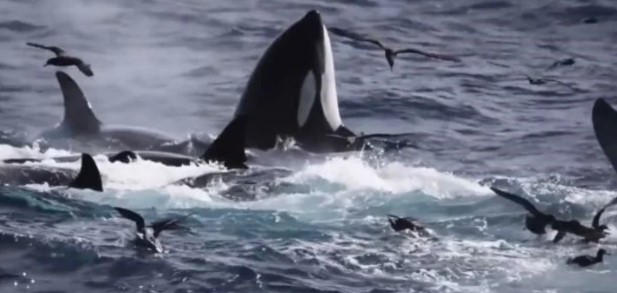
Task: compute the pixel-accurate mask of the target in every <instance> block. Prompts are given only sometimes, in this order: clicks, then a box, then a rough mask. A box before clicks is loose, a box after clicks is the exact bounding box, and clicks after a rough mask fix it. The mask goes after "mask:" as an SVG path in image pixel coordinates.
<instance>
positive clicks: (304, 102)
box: [296, 71, 317, 127]
mask: <svg viewBox="0 0 617 293" xmlns="http://www.w3.org/2000/svg"><path fill="white" fill-rule="evenodd" d="M315 95H317V84H316V83H315V73H313V71H308V72H307V73H306V76H305V77H304V81H302V88H300V100H299V101H298V113H297V116H296V117H297V120H298V127H302V126H304V124H305V123H306V120H307V119H308V117H309V114H310V113H311V109H312V108H313V104H314V103H315Z"/></svg>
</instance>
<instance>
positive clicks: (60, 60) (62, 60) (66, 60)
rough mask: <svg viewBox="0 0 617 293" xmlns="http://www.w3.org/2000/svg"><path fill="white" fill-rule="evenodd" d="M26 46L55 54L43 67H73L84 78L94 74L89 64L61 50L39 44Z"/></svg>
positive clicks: (29, 43)
mask: <svg viewBox="0 0 617 293" xmlns="http://www.w3.org/2000/svg"><path fill="white" fill-rule="evenodd" d="M26 45H28V46H30V47H34V48H39V49H45V50H49V51H52V52H54V54H56V57H53V58H50V59H48V60H47V62H46V63H45V65H43V66H47V65H55V66H71V65H75V66H76V67H77V68H78V69H79V71H81V72H82V73H83V74H85V75H86V76H93V75H94V73H93V72H92V68H91V67H90V64H87V63H85V62H84V61H83V60H81V59H80V58H77V57H75V56H71V55H68V54H67V53H66V52H65V51H64V50H62V49H61V48H59V47H55V46H45V45H41V44H37V43H31V42H28V43H26Z"/></svg>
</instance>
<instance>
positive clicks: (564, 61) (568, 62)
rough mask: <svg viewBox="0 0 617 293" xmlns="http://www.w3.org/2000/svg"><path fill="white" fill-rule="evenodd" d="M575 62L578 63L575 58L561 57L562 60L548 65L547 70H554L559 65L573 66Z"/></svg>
mask: <svg viewBox="0 0 617 293" xmlns="http://www.w3.org/2000/svg"><path fill="white" fill-rule="evenodd" d="M574 63H576V61H575V60H574V58H565V59H561V60H558V61H555V62H554V63H553V64H551V66H549V67H547V68H546V71H549V70H553V69H555V68H557V67H564V66H572V65H574Z"/></svg>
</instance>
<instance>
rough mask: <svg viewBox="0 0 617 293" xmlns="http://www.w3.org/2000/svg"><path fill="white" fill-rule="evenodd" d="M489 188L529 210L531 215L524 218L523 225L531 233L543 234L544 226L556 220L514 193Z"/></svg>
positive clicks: (544, 231)
mask: <svg viewBox="0 0 617 293" xmlns="http://www.w3.org/2000/svg"><path fill="white" fill-rule="evenodd" d="M491 190H492V191H493V192H495V193H496V194H497V195H499V196H501V197H503V198H506V199H508V200H511V201H513V202H515V203H517V204H519V205H521V206H522V207H524V208H525V209H526V210H527V211H529V213H530V214H531V215H528V216H527V217H526V218H525V227H527V230H529V231H531V233H534V234H538V235H542V234H545V233H546V226H548V225H549V224H552V223H553V222H555V221H556V219H555V216H553V215H548V214H544V213H542V212H540V211H539V210H538V209H537V208H536V207H535V206H534V205H533V204H531V202H529V201H528V200H526V199H524V198H522V197H520V196H518V195H516V194H512V193H509V192H505V191H503V190H500V189H497V188H495V187H491Z"/></svg>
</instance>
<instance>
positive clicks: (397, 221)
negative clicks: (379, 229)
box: [388, 215, 431, 237]
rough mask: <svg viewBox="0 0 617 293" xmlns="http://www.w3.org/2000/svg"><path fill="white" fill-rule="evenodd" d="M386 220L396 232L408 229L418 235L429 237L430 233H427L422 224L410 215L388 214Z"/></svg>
mask: <svg viewBox="0 0 617 293" xmlns="http://www.w3.org/2000/svg"><path fill="white" fill-rule="evenodd" d="M388 222H390V227H392V230H394V231H396V232H400V231H403V230H409V231H412V232H417V233H418V235H420V236H422V237H429V236H431V233H429V232H428V231H427V230H426V228H424V226H422V225H421V224H420V223H418V221H417V220H416V219H414V218H411V217H405V218H401V217H399V216H395V215H388Z"/></svg>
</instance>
